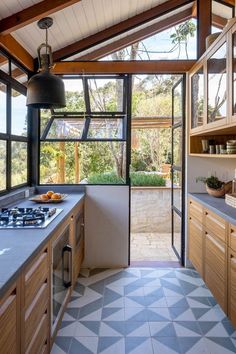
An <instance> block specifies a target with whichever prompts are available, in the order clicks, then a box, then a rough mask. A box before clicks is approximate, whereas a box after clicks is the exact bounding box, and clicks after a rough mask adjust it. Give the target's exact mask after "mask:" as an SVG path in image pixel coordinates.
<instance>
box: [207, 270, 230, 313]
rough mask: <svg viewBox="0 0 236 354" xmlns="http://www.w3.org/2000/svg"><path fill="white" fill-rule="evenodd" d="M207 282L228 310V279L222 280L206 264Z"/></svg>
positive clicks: (222, 305) (221, 304) (223, 307)
mask: <svg viewBox="0 0 236 354" xmlns="http://www.w3.org/2000/svg"><path fill="white" fill-rule="evenodd" d="M205 282H206V284H207V286H208V288H209V289H210V290H211V292H212V294H213V295H214V297H215V298H216V300H217V302H218V303H219V305H220V306H221V307H222V309H223V310H224V312H225V313H226V312H227V287H226V280H222V278H221V277H219V276H218V274H217V272H215V271H214V270H213V269H212V268H211V267H210V266H209V265H208V264H206V265H205Z"/></svg>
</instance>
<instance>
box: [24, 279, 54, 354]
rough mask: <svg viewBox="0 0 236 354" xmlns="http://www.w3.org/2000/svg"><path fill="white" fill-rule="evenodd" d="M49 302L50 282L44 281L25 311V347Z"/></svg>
mask: <svg viewBox="0 0 236 354" xmlns="http://www.w3.org/2000/svg"><path fill="white" fill-rule="evenodd" d="M48 304H49V286H48V283H44V284H43V285H42V286H41V288H40V289H39V291H38V293H37V295H36V296H35V298H34V301H33V302H32V304H31V305H30V307H29V308H28V309H27V311H26V313H25V348H28V346H29V344H30V342H31V340H32V338H33V336H34V333H35V331H36V329H37V326H38V324H39V322H40V321H41V319H42V317H43V316H44V313H45V311H46V310H47V309H48Z"/></svg>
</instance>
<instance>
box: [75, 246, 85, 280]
mask: <svg viewBox="0 0 236 354" xmlns="http://www.w3.org/2000/svg"><path fill="white" fill-rule="evenodd" d="M83 259H84V240H81V242H80V247H79V248H77V249H76V250H75V255H74V281H76V280H77V277H78V275H79V271H80V268H81V264H82V261H83Z"/></svg>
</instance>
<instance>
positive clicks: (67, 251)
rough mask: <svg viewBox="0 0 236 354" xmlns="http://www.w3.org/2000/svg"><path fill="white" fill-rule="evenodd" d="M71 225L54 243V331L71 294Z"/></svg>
mask: <svg viewBox="0 0 236 354" xmlns="http://www.w3.org/2000/svg"><path fill="white" fill-rule="evenodd" d="M69 241H70V226H69V225H68V226H67V227H66V228H65V229H64V231H63V232H62V233H61V235H60V236H59V237H58V238H57V239H56V240H55V241H54V242H53V244H52V316H51V318H52V333H53V332H54V330H55V328H56V326H57V323H58V320H59V319H60V317H61V314H62V311H63V308H64V305H65V303H66V301H67V298H68V296H69V294H70V287H71V279H72V248H71V246H70V245H69Z"/></svg>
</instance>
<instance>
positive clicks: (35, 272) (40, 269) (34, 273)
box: [24, 248, 49, 309]
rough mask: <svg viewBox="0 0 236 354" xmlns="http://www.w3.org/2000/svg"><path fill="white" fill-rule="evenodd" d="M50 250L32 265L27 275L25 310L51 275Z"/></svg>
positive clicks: (25, 279) (45, 251)
mask: <svg viewBox="0 0 236 354" xmlns="http://www.w3.org/2000/svg"><path fill="white" fill-rule="evenodd" d="M48 260H49V259H48V248H46V249H45V250H44V251H43V252H42V253H41V254H40V255H39V256H38V257H37V259H36V260H35V261H34V262H33V263H31V265H30V266H29V267H28V269H27V271H26V273H25V278H24V281H25V308H26V309H27V308H28V306H30V304H31V303H32V301H33V299H34V297H35V296H36V294H37V292H38V290H39V289H40V287H41V285H42V284H43V283H44V282H45V279H46V278H47V277H48V273H49V264H48Z"/></svg>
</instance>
